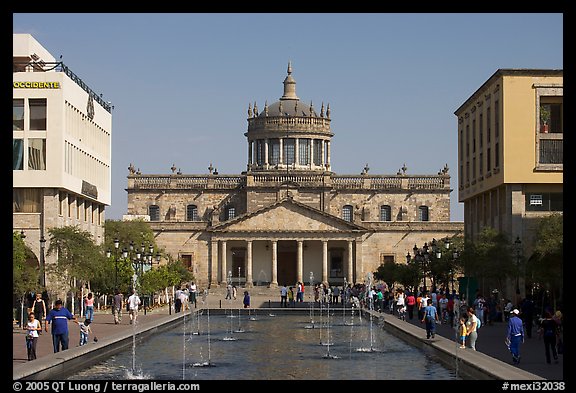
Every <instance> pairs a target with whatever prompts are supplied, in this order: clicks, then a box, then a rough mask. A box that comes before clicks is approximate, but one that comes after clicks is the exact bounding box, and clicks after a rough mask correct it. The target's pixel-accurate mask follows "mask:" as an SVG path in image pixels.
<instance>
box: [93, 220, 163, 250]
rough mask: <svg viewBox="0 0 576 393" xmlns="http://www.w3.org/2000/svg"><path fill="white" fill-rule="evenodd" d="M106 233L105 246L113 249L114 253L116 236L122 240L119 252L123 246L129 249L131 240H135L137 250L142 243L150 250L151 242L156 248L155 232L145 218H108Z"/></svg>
mask: <svg viewBox="0 0 576 393" xmlns="http://www.w3.org/2000/svg"><path fill="white" fill-rule="evenodd" d="M104 233H105V235H104V247H105V248H106V249H107V250H108V249H109V250H111V251H112V253H114V239H116V238H117V239H118V240H119V241H120V246H119V247H118V253H121V252H122V249H123V248H126V250H128V251H129V247H130V242H133V243H132V244H133V245H134V249H135V250H137V249H139V248H140V247H141V246H142V244H144V246H145V247H146V250H148V245H149V244H152V245H153V246H154V248H155V249H156V241H155V239H154V232H152V228H150V224H149V223H148V222H146V221H144V220H133V221H119V220H106V222H105V223H104Z"/></svg>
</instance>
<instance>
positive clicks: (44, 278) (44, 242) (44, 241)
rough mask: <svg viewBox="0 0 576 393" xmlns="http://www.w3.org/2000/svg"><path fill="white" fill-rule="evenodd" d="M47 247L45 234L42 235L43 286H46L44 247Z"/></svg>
mask: <svg viewBox="0 0 576 393" xmlns="http://www.w3.org/2000/svg"><path fill="white" fill-rule="evenodd" d="M45 247H46V239H45V238H44V235H42V236H41V237H40V269H42V286H43V287H44V288H46V266H45V263H46V261H45V259H44V248H45Z"/></svg>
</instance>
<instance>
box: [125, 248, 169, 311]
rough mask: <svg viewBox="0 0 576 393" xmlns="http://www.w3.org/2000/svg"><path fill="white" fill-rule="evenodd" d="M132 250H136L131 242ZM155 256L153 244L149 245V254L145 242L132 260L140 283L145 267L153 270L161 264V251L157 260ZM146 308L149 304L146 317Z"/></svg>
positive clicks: (157, 253)
mask: <svg viewBox="0 0 576 393" xmlns="http://www.w3.org/2000/svg"><path fill="white" fill-rule="evenodd" d="M130 249H131V250H133V249H134V242H133V241H131V242H130ZM124 250H125V252H126V253H127V250H126V249H124ZM153 255H154V246H153V245H152V243H149V244H148V252H146V246H145V245H144V242H142V245H141V246H140V249H139V250H136V257H135V258H134V259H132V267H133V268H134V272H135V274H136V276H137V278H138V281H140V279H141V277H142V275H143V274H144V266H149V267H150V268H152V265H157V264H160V258H161V254H160V251H157V252H156V256H155V258H152V257H153ZM134 284H136V283H134ZM145 299H146V298H145ZM146 306H147V304H146V303H144V315H146V310H147V308H146Z"/></svg>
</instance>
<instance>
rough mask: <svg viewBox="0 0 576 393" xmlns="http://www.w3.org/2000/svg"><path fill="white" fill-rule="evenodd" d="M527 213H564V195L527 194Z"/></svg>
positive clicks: (555, 193) (559, 193) (553, 193)
mask: <svg viewBox="0 0 576 393" xmlns="http://www.w3.org/2000/svg"><path fill="white" fill-rule="evenodd" d="M526 211H563V193H561V192H541V193H529V194H526Z"/></svg>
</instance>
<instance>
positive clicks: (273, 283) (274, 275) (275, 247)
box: [270, 240, 278, 287]
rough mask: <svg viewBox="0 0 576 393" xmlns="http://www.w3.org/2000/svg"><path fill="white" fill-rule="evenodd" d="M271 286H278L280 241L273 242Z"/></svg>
mask: <svg viewBox="0 0 576 393" xmlns="http://www.w3.org/2000/svg"><path fill="white" fill-rule="evenodd" d="M270 286H271V287H277V286H278V240H272V281H270Z"/></svg>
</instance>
